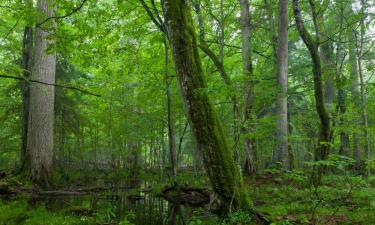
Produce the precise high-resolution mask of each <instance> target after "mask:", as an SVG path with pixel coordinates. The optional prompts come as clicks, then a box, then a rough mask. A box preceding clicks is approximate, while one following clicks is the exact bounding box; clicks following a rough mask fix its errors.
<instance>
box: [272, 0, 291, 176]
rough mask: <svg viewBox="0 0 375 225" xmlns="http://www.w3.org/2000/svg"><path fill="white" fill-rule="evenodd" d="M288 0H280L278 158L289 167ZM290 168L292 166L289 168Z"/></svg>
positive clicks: (277, 159)
mask: <svg viewBox="0 0 375 225" xmlns="http://www.w3.org/2000/svg"><path fill="white" fill-rule="evenodd" d="M288 10H289V9H288V0H279V31H278V45H277V86H278V93H277V106H276V107H277V108H276V113H277V123H276V152H275V154H274V155H275V156H276V159H275V160H274V162H281V163H282V164H283V167H284V168H288V167H289V165H290V164H289V162H288V161H289V157H288ZM289 169H290V168H289Z"/></svg>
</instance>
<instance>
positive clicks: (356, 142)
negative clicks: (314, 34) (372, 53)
mask: <svg viewBox="0 0 375 225" xmlns="http://www.w3.org/2000/svg"><path fill="white" fill-rule="evenodd" d="M351 13H353V11H351ZM348 36H349V38H348V39H349V44H348V48H349V65H350V85H351V87H350V92H351V94H352V102H353V106H354V107H353V109H357V106H358V105H360V104H361V98H360V91H359V82H358V65H357V53H356V44H355V42H356V38H355V35H354V31H352V30H350V32H349V34H348ZM357 113H358V114H359V111H358V112H357ZM357 113H354V118H353V126H354V131H353V147H354V158H355V160H356V167H357V168H359V167H360V164H361V157H362V156H361V142H360V135H359V133H358V130H359V127H360V118H359V116H357V115H358V114H357Z"/></svg>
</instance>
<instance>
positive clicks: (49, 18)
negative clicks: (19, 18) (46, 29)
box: [35, 0, 88, 27]
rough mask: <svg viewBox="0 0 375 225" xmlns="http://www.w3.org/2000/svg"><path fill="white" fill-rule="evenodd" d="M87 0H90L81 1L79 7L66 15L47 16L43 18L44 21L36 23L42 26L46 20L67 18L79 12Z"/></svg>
mask: <svg viewBox="0 0 375 225" xmlns="http://www.w3.org/2000/svg"><path fill="white" fill-rule="evenodd" d="M87 1H88V0H83V1H82V2H81V4H80V5H79V6H78V7H77V8H75V9H73V10H72V11H71V12H70V13H68V14H65V15H63V16H51V17H48V18H46V19H45V20H43V21H42V22H40V23H38V24H37V25H35V27H40V26H42V25H43V24H45V23H46V22H48V21H49V20H52V19H64V18H66V17H69V16H71V15H73V14H74V13H76V12H78V11H79V10H80V9H81V8H82V7H83V5H84V4H85V3H86V2H87Z"/></svg>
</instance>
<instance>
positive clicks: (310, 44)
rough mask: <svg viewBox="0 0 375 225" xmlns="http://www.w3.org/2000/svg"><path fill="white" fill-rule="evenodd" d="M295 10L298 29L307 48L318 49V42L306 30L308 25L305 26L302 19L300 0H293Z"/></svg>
mask: <svg viewBox="0 0 375 225" xmlns="http://www.w3.org/2000/svg"><path fill="white" fill-rule="evenodd" d="M293 11H294V18H295V21H296V27H297V30H298V32H299V34H300V36H301V38H302V40H303V42H304V43H305V45H306V46H307V48H308V49H309V50H310V51H316V48H317V43H315V41H314V40H313V39H312V37H311V35H310V34H309V33H308V31H307V30H306V27H305V25H304V23H303V20H302V16H301V10H300V7H299V1H298V0H293Z"/></svg>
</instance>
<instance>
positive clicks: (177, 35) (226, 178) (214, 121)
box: [164, 0, 252, 212]
mask: <svg viewBox="0 0 375 225" xmlns="http://www.w3.org/2000/svg"><path fill="white" fill-rule="evenodd" d="M164 10H165V17H166V18H165V21H166V25H167V30H168V35H169V41H170V44H171V48H172V50H173V56H174V62H175V68H176V71H177V77H178V81H179V84H180V88H181V92H182V95H183V98H184V103H185V108H186V111H187V114H188V118H189V120H190V124H191V128H192V131H193V134H194V136H195V138H196V140H197V146H198V150H199V151H200V153H201V154H202V156H203V162H204V166H205V169H206V171H207V174H208V177H209V179H210V182H211V185H212V188H213V190H214V191H215V192H216V193H217V194H218V195H219V196H220V197H221V199H222V201H223V205H222V206H223V212H229V211H230V208H231V207H233V208H236V209H242V210H246V211H250V210H251V206H252V204H251V202H250V197H249V195H248V193H247V191H246V189H245V187H244V184H243V181H242V177H241V174H240V172H239V170H238V168H237V166H236V164H235V162H234V159H233V156H232V152H231V150H230V148H229V146H228V143H227V140H226V135H225V134H224V130H223V128H222V125H221V123H220V121H219V119H218V117H217V115H216V113H215V111H214V107H213V105H212V103H211V101H210V100H209V97H208V94H207V93H206V90H205V89H206V87H207V85H206V82H205V80H204V75H203V69H202V64H201V59H200V56H199V54H198V47H197V40H196V36H195V30H194V25H193V20H192V16H191V12H190V8H189V6H188V2H187V1H185V0H165V1H164Z"/></svg>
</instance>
